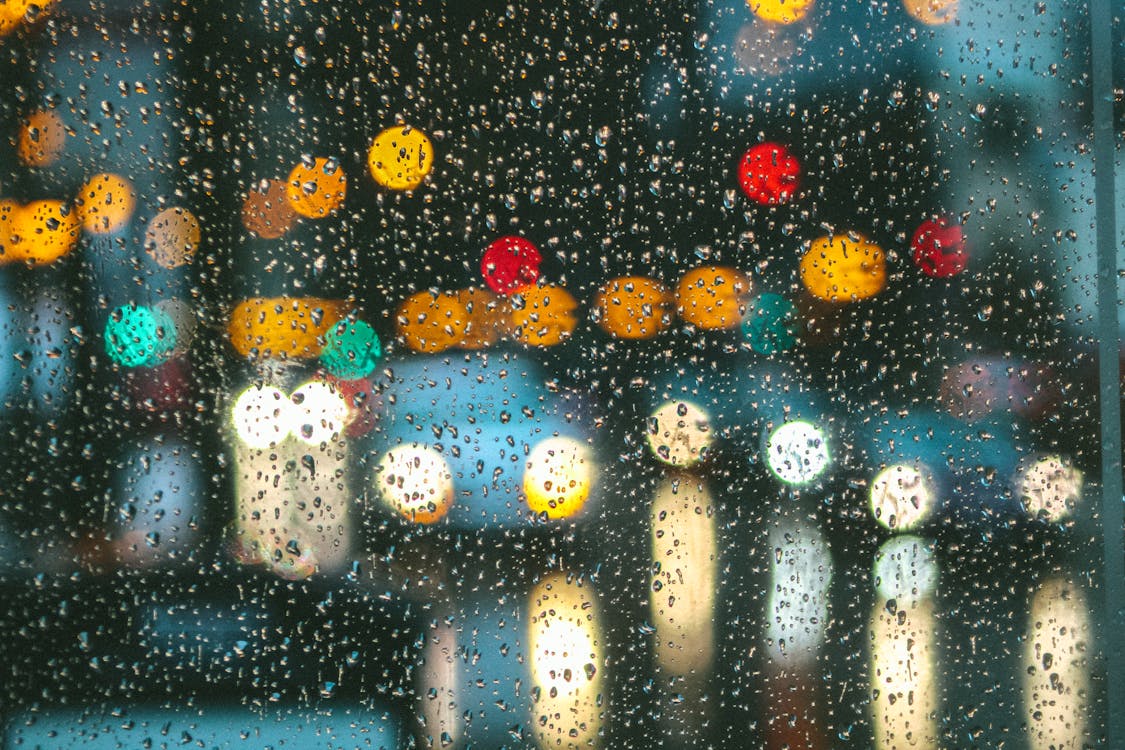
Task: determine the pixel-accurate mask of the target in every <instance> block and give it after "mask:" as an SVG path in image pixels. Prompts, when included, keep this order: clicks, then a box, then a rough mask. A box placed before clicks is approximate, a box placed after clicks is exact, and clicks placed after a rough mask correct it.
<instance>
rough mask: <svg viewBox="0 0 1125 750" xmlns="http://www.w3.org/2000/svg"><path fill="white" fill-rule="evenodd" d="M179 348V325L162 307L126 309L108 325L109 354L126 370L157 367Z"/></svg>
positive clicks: (116, 312)
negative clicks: (128, 368) (177, 344)
mask: <svg viewBox="0 0 1125 750" xmlns="http://www.w3.org/2000/svg"><path fill="white" fill-rule="evenodd" d="M175 348H176V324H175V323H174V322H173V321H172V318H171V316H169V315H168V313H166V312H164V311H163V310H161V309H160V308H159V307H146V306H144V305H123V306H121V307H118V308H117V309H115V310H114V311H113V312H111V313H110V314H109V318H108V320H106V323H105V351H106V354H108V355H109V357H110V359H112V360H113V361H114V362H116V363H118V364H119V365H122V366H124V367H155V366H156V365H159V364H161V363H163V362H167V361H168V359H169V357H171V356H172V352H173V351H174V350H175Z"/></svg>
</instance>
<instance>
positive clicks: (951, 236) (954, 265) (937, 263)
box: [910, 216, 969, 279]
mask: <svg viewBox="0 0 1125 750" xmlns="http://www.w3.org/2000/svg"><path fill="white" fill-rule="evenodd" d="M910 249H911V250H912V251H913V258H914V265H916V266H918V267H919V268H921V269H922V273H924V274H926V275H927V276H933V277H934V278H936V279H945V278H949V277H950V276H956V275H957V274H959V273H961V272H962V271H964V270H965V266H967V265H968V264H969V254H968V250H967V248H966V243H965V233H964V231H963V230H962V229H961V225H960V224H956V223H954V221H953V220H951V219H949V218H946V217H944V216H943V217H940V218H938V219H927V220H926V221H923V222H922V223H921V224H919V225H918V228H917V229H916V230H914V236H913V237H912V238H911V240H910Z"/></svg>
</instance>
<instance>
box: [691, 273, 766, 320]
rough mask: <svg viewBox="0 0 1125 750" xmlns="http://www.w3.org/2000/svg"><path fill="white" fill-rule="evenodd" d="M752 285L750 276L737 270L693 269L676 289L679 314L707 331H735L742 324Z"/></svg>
mask: <svg viewBox="0 0 1125 750" xmlns="http://www.w3.org/2000/svg"><path fill="white" fill-rule="evenodd" d="M750 286H751V282H750V277H748V276H747V275H746V274H744V273H742V271H739V270H738V269H737V268H727V267H722V266H701V267H699V268H693V269H691V270H690V271H688V272H687V273H685V274H684V275H683V278H681V279H680V283H679V284H678V285H677V286H676V312H677V313H679V315H680V317H681V318H683V320H684V322H686V323H690V324H692V325H694V326H696V327H697V328H702V329H703V330H721V329H724V328H734V327H735V326H737V325H739V324H740V323H741V322H742V314H743V313H744V312H745V311H746V302H747V299H748V298H749V296H750Z"/></svg>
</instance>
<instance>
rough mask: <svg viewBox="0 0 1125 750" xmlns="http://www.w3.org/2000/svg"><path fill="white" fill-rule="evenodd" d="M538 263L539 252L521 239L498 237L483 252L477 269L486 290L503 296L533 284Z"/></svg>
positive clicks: (536, 278) (537, 270)
mask: <svg viewBox="0 0 1125 750" xmlns="http://www.w3.org/2000/svg"><path fill="white" fill-rule="evenodd" d="M542 262H543V256H541V255H540V254H539V249H538V248H537V247H535V245H533V244H531V243H530V242H528V241H527V240H525V239H524V238H523V237H501V238H500V239H498V240H496V241H495V242H493V243H492V244H491V245H489V246H488V247H487V248H486V249H485V251H484V257H483V258H481V261H480V270H481V273H482V274H484V282H485V283H486V284H488V288H489V289H491V290H492V291H494V292H496V293H497V294H502V295H505V296H506V295H509V294H512V293H513V292H516V291H519V290H520V289H523V288H524V287H527V286H531V285H532V284H534V283H535V282H536V281H537V280H538V279H539V264H540V263H542Z"/></svg>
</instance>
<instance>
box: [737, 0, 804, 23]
mask: <svg viewBox="0 0 1125 750" xmlns="http://www.w3.org/2000/svg"><path fill="white" fill-rule="evenodd" d="M746 3H747V5H749V6H750V10H752V11H753V12H754V15H756V16H757V17H758V18H760V19H762V20H763V21H769V22H770V23H782V24H785V23H795V22H797V21H800V20H801V19H802V18H804V17H805V16H807V15H808V13H809V11H810V10H812V8H813V5H814V0H746Z"/></svg>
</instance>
